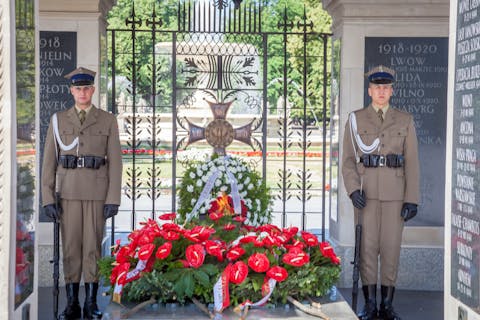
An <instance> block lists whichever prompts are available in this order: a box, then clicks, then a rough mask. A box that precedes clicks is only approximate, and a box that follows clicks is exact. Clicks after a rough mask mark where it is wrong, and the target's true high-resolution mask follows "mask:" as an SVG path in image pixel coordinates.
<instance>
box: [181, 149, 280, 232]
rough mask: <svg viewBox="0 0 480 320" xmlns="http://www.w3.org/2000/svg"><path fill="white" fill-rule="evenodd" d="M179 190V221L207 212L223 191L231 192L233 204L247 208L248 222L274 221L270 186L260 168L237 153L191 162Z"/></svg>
mask: <svg viewBox="0 0 480 320" xmlns="http://www.w3.org/2000/svg"><path fill="white" fill-rule="evenodd" d="M178 194H179V209H178V212H177V213H178V217H177V219H178V221H179V222H185V221H190V220H191V219H198V218H199V217H200V216H201V215H205V214H207V213H208V210H209V209H210V207H211V203H212V202H215V201H216V197H217V196H219V195H222V194H229V195H231V198H232V199H231V201H233V204H232V208H233V209H234V210H237V211H238V212H237V213H240V211H242V212H243V214H244V216H245V218H246V219H245V222H244V223H245V224H247V225H251V226H258V225H262V224H266V223H270V221H271V215H272V210H271V204H272V202H271V197H270V193H269V189H268V188H267V187H266V185H265V183H264V181H263V180H262V177H261V176H260V175H259V174H258V172H256V171H255V170H252V169H251V168H250V166H249V165H248V164H247V163H246V162H245V161H244V160H242V159H240V158H237V157H230V156H225V157H221V156H218V155H213V156H212V157H211V158H209V159H206V160H204V161H190V162H188V163H187V168H186V170H185V173H184V175H183V178H182V182H181V185H180V188H179V193H178ZM245 211H246V212H245Z"/></svg>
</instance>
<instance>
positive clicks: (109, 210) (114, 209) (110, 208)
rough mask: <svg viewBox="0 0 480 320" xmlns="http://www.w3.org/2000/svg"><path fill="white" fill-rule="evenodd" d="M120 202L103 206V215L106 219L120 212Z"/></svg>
mask: <svg viewBox="0 0 480 320" xmlns="http://www.w3.org/2000/svg"><path fill="white" fill-rule="evenodd" d="M118 207H119V206H118V204H105V205H104V206H103V217H104V218H105V220H107V219H108V218H111V217H113V216H115V215H116V214H117V213H118Z"/></svg>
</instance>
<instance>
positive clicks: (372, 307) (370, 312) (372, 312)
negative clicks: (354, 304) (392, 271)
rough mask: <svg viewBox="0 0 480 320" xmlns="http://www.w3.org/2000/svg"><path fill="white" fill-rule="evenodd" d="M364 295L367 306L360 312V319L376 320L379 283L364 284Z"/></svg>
mask: <svg viewBox="0 0 480 320" xmlns="http://www.w3.org/2000/svg"><path fill="white" fill-rule="evenodd" d="M362 290H363V296H364V297H365V307H363V310H362V312H360V313H359V314H358V318H359V319H360V320H375V319H377V312H378V310H377V285H376V284H371V285H368V286H363V287H362Z"/></svg>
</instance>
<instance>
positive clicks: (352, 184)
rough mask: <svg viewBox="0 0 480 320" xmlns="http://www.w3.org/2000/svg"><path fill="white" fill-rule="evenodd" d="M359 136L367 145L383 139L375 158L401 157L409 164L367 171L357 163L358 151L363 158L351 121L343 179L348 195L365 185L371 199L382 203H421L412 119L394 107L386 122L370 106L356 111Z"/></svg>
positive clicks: (345, 149) (347, 136)
mask: <svg viewBox="0 0 480 320" xmlns="http://www.w3.org/2000/svg"><path fill="white" fill-rule="evenodd" d="M355 116H356V119H357V132H358V134H359V135H360V137H361V139H362V141H363V142H364V144H366V145H371V144H372V143H373V141H374V140H375V139H376V138H379V139H380V144H379V149H377V150H375V151H373V152H372V153H373V154H379V155H387V154H400V155H403V156H404V158H405V164H404V166H403V167H400V168H389V167H386V166H385V167H377V168H366V167H364V165H363V163H361V162H357V160H356V157H355V150H354V147H355V148H356V150H357V151H358V155H359V156H361V155H362V152H361V151H359V148H358V146H357V145H356V142H355V139H353V141H352V138H351V135H350V123H349V121H347V124H346V127H345V135H344V139H343V154H342V176H343V180H344V184H345V188H346V191H347V193H348V194H349V195H350V194H351V193H352V192H354V191H355V190H359V189H360V186H361V184H362V187H363V190H364V191H365V194H366V197H367V199H377V200H380V201H403V202H410V203H415V204H418V203H419V198H420V190H419V189H420V187H419V186H420V182H419V181H420V177H419V170H420V169H419V160H418V142H417V135H416V132H415V126H414V121H413V117H412V115H410V114H409V113H406V112H403V111H400V110H398V109H395V108H393V107H390V108H388V110H387V113H386V114H385V120H384V121H383V122H382V121H381V120H380V119H379V117H378V115H377V114H376V112H375V110H374V108H373V107H372V106H371V105H370V106H368V107H367V108H364V109H361V110H357V111H355Z"/></svg>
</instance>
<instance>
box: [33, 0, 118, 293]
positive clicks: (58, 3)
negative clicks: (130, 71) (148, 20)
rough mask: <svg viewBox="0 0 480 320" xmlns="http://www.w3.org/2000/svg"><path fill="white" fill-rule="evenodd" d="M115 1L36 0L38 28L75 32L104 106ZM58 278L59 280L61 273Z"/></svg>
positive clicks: (48, 239)
mask: <svg viewBox="0 0 480 320" xmlns="http://www.w3.org/2000/svg"><path fill="white" fill-rule="evenodd" d="M115 2H116V1H115V0H82V1H70V0H40V4H39V17H40V22H39V26H40V31H57V32H59V31H61V32H75V33H76V39H77V43H76V47H77V52H76V60H77V66H83V67H86V68H88V69H91V70H94V71H96V72H97V76H96V79H95V85H96V90H95V95H94V96H93V103H94V104H95V105H96V106H97V107H100V108H102V107H104V106H105V104H104V103H103V102H102V99H101V90H100V86H101V79H102V78H104V77H102V75H103V76H104V75H105V73H106V70H107V69H106V56H105V55H106V42H105V34H106V15H107V13H108V11H109V10H110V9H111V8H112V6H113V5H114V3H115ZM102 54H103V55H104V56H103V57H102ZM65 72H69V71H67V70H65ZM37 141H40V139H38V140H37ZM51 228H52V227H51V223H46V222H43V223H40V225H39V229H38V243H39V257H40V258H39V286H51V285H52V276H51V265H50V263H49V262H48V261H49V260H50V259H51V257H52V256H53V238H52V231H51ZM60 270H62V268H60ZM60 280H61V281H62V284H63V274H61V276H60Z"/></svg>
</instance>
